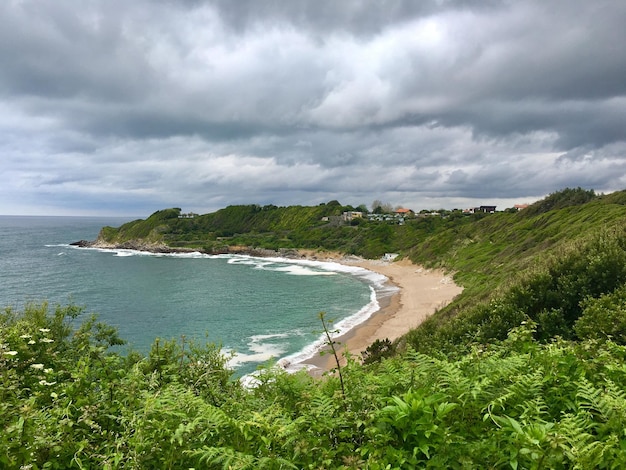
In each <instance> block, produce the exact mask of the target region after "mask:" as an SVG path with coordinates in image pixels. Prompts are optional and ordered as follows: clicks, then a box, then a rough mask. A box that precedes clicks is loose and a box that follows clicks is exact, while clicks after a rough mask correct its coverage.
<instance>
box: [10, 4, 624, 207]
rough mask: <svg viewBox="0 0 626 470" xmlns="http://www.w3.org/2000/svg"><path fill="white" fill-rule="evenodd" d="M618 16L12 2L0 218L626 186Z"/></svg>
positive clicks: (419, 7) (476, 9) (539, 8)
mask: <svg viewBox="0 0 626 470" xmlns="http://www.w3.org/2000/svg"><path fill="white" fill-rule="evenodd" d="M624 24H626V4H623V2H615V1H611V0H598V1H596V2H587V1H584V0H567V1H566V0H555V1H552V2H543V1H540V0H521V1H519V2H505V1H495V0H494V1H489V2H483V1H480V2H479V1H441V0H439V1H435V0H433V1H426V2H413V1H408V0H405V1H402V0H389V1H385V2H363V1H357V0H348V1H341V2H336V1H298V0H282V1H272V2H257V1H252V0H245V1H237V2H232V1H225V0H223V1H222V0H213V1H200V0H198V1H166V0H155V1H145V0H138V1H136V2H123V1H121V0H111V1H108V2H102V1H100V0H92V1H90V2H86V3H85V2H82V3H79V2H76V1H75V0H59V1H56V2H44V3H42V2H37V1H33V0H24V1H21V2H4V3H2V4H1V5H0V63H2V73H1V74H0V111H1V113H0V137H2V138H1V139H0V153H1V157H2V158H1V159H0V167H1V170H2V172H3V174H8V175H11V178H10V180H11V181H10V182H9V183H8V184H7V185H6V186H5V187H3V188H0V212H1V211H3V210H4V211H6V210H10V207H11V206H9V209H7V206H6V205H2V202H1V201H9V200H11V201H14V199H15V196H14V195H15V194H20V195H21V196H20V198H21V200H22V201H24V204H26V202H28V204H29V205H33V204H35V202H33V201H37V200H44V199H45V200H46V201H48V200H51V198H52V199H54V198H56V199H57V203H56V204H57V206H56V207H58V208H59V210H62V208H63V207H65V206H67V207H71V208H72V210H73V209H75V208H77V207H78V206H79V201H81V200H82V201H84V203H85V207H86V208H85V210H89V209H88V208H87V207H90V208H93V209H94V210H96V209H97V208H98V207H106V208H107V209H106V210H109V208H110V207H112V206H111V203H108V202H107V201H116V204H119V207H120V208H124V209H120V210H124V211H126V210H130V208H139V207H146V208H148V207H149V208H150V209H158V208H159V207H158V206H159V205H162V206H165V205H170V206H181V205H187V206H188V208H189V210H196V211H204V210H209V209H215V208H217V207H220V206H223V205H225V204H228V203H234V202H246V201H245V200H247V202H259V203H270V202H271V203H277V204H291V203H316V202H323V201H328V200H331V199H339V200H342V202H346V203H357V204H359V203H366V204H369V202H371V200H373V199H375V198H378V199H382V200H388V201H390V202H392V203H394V204H403V205H417V204H420V203H426V202H430V201H433V198H441V199H442V200H446V201H449V203H455V204H457V203H459V201H463V200H464V199H465V200H467V201H468V202H469V201H470V200H474V199H477V198H489V197H493V198H496V197H498V198H501V199H507V198H509V199H510V198H518V197H519V198H523V197H530V196H541V195H544V194H547V193H549V192H553V191H555V190H557V189H559V188H560V187H563V186H566V185H567V186H583V187H589V186H593V187H594V188H595V189H597V190H600V191H602V190H608V189H621V186H623V185H624V184H625V183H626V180H625V179H624V177H623V176H622V175H624V169H625V165H624V162H625V161H626V159H625V158H624V157H625V151H626V144H625V142H626V127H625V126H624V125H623V123H624V122H626V81H625V80H624V79H623V77H624V76H626V56H624V54H623V53H622V50H621V49H622V45H623V44H624V43H626V28H624V27H623V25H624ZM374 192H375V193H376V194H371V193H374ZM46 204H47V203H46ZM51 204H52V203H51ZM436 205H437V204H435V206H436ZM155 206H156V207H155ZM20 207H22V206H20ZM32 210H36V209H34V208H33V209H32ZM135 214H136V213H135Z"/></svg>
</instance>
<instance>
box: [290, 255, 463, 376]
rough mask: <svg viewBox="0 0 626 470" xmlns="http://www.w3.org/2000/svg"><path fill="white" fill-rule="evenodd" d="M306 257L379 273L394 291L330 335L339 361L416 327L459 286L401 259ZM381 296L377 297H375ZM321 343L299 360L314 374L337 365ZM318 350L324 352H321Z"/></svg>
mask: <svg viewBox="0 0 626 470" xmlns="http://www.w3.org/2000/svg"><path fill="white" fill-rule="evenodd" d="M302 255H303V257H304V258H306V259H310V260H316V261H327V262H334V263H339V264H343V265H347V266H356V267H360V268H363V269H367V270H369V271H372V272H375V273H378V274H382V275H383V276H386V277H387V278H388V279H389V281H388V282H389V283H391V284H392V285H394V286H396V287H397V288H398V291H397V292H395V293H393V294H392V295H391V296H390V297H386V298H383V299H382V302H381V305H380V307H379V309H378V310H377V311H376V312H374V313H373V314H372V315H371V316H370V317H369V318H367V319H366V320H365V321H363V322H362V323H360V324H358V325H356V326H355V327H354V328H352V329H350V330H349V331H347V332H345V333H343V334H341V335H339V336H336V337H333V340H334V341H336V342H337V346H338V347H337V351H338V354H339V357H340V364H341V365H345V363H346V358H345V354H346V352H349V353H350V354H351V355H352V356H356V357H360V355H361V353H362V352H363V351H365V349H367V348H368V347H369V346H370V345H371V344H372V343H373V342H375V341H376V340H384V339H389V340H391V341H392V342H393V341H395V340H396V339H398V338H400V337H401V336H403V335H404V334H406V333H408V332H409V331H410V330H411V329H413V328H415V327H417V326H418V325H419V324H420V323H422V322H423V321H424V320H425V319H426V318H428V317H429V316H430V315H432V314H433V313H434V312H435V311H437V310H438V309H440V308H442V307H444V306H445V305H447V304H448V303H450V302H451V301H452V300H453V299H454V298H455V297H456V296H457V295H458V294H460V293H461V292H462V291H463V288H462V287H460V286H458V285H457V284H455V283H454V281H453V280H452V277H451V276H450V275H448V274H446V273H445V272H444V271H442V270H438V269H437V270H434V269H426V268H424V267H422V266H419V265H416V264H413V263H412V262H411V261H409V260H406V259H403V260H399V261H383V260H368V259H363V258H356V257H345V256H343V255H341V254H337V253H321V254H314V253H311V252H304V251H303V252H302ZM379 300H381V299H379ZM329 349H330V348H329V347H328V346H326V347H324V348H323V349H322V350H321V351H318V352H317V353H316V354H315V355H313V356H312V357H310V358H308V359H305V360H304V361H300V364H301V365H303V366H305V367H306V368H307V370H308V372H309V374H311V375H312V376H315V377H318V376H321V375H323V374H324V373H325V372H328V371H331V370H332V369H335V368H336V367H337V365H336V362H335V358H334V356H333V355H332V354H328V353H326V352H328V351H329ZM322 351H324V352H325V354H324V355H322Z"/></svg>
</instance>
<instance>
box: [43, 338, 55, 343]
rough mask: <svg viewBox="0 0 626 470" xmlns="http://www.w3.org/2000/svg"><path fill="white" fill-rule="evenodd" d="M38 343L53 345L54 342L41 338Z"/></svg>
mask: <svg viewBox="0 0 626 470" xmlns="http://www.w3.org/2000/svg"><path fill="white" fill-rule="evenodd" d="M39 342H40V343H54V340H53V339H50V338H41V339H40V340H39Z"/></svg>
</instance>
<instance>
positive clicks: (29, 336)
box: [20, 335, 32, 339]
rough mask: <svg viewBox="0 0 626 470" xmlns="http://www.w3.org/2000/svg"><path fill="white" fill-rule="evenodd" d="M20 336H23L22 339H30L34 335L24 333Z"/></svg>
mask: <svg viewBox="0 0 626 470" xmlns="http://www.w3.org/2000/svg"><path fill="white" fill-rule="evenodd" d="M20 338H22V339H28V338H32V336H31V335H22V336H20Z"/></svg>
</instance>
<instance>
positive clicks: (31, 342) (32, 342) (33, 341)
mask: <svg viewBox="0 0 626 470" xmlns="http://www.w3.org/2000/svg"><path fill="white" fill-rule="evenodd" d="M35 343H36V341H35V340H34V339H31V340H30V341H29V342H28V344H35Z"/></svg>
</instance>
